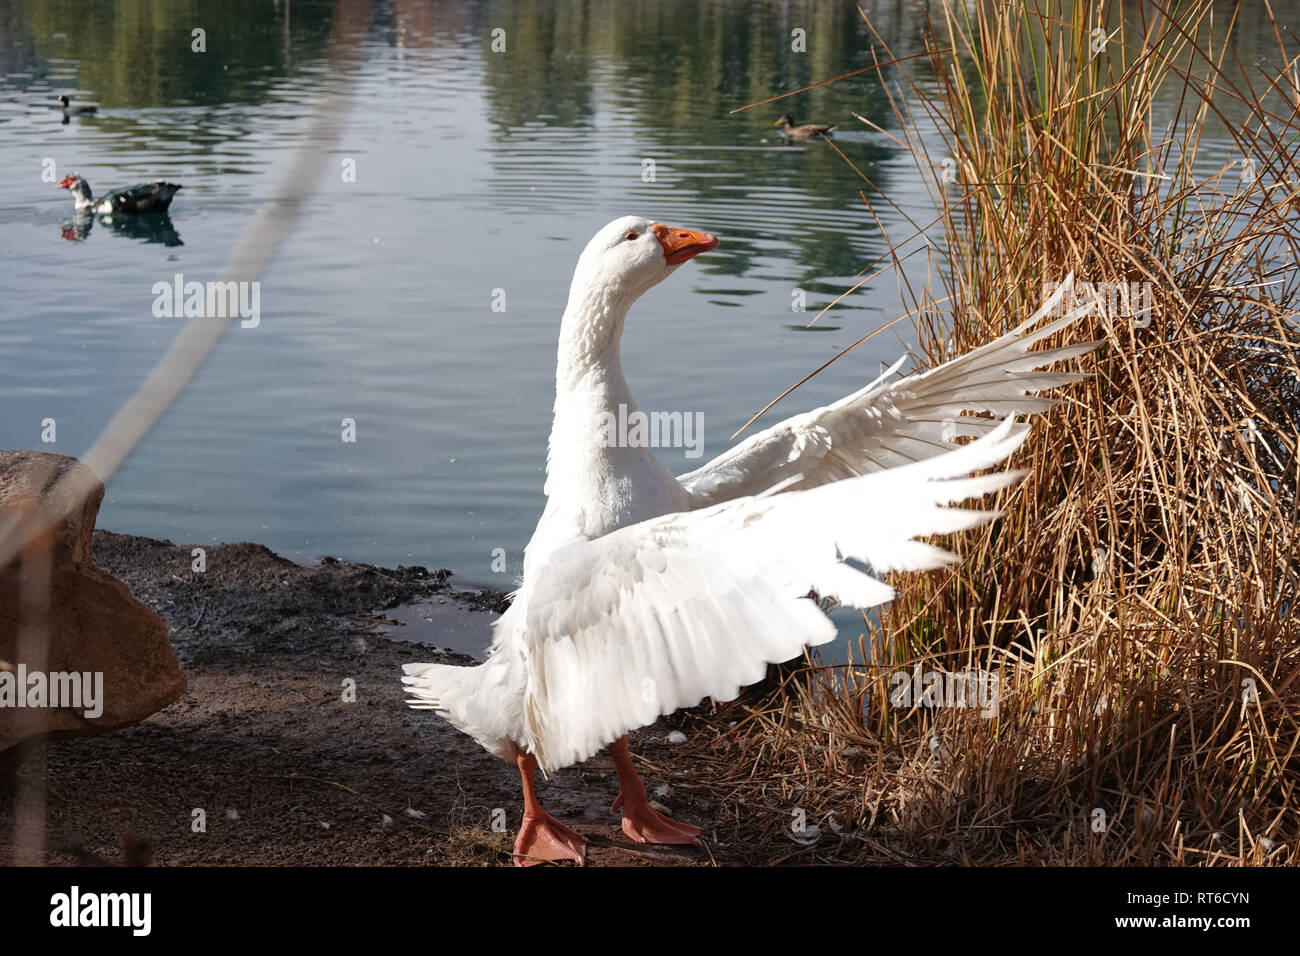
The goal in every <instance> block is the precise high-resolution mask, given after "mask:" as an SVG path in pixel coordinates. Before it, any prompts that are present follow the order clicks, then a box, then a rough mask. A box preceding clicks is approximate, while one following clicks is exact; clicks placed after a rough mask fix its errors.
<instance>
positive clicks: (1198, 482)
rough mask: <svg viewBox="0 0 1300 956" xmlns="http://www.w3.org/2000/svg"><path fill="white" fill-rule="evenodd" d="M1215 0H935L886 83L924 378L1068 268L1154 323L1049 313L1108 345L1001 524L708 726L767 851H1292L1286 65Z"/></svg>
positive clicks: (884, 857)
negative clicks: (904, 166)
mask: <svg viewBox="0 0 1300 956" xmlns="http://www.w3.org/2000/svg"><path fill="white" fill-rule="evenodd" d="M1237 9H1245V5H1243V6H1241V7H1235V8H1234V7H1233V6H1225V5H1222V4H1215V3H1212V2H1209V0H1192V2H1187V3H1181V4H1170V5H1167V6H1166V5H1163V4H1144V5H1140V6H1138V5H1135V6H1132V7H1128V8H1125V10H1124V13H1123V15H1122V16H1121V11H1120V9H1119V8H1117V7H1114V6H1113V5H1111V4H1103V3H1102V2H1100V0H1076V2H1055V3H1053V2H1052V0H1022V2H1019V3H1015V2H1012V3H1005V2H1002V3H996V2H975V3H972V4H969V5H968V4H965V3H960V2H949V0H941V2H938V3H936V4H935V5H933V6H932V8H931V11H932V12H931V17H932V19H931V21H930V23H929V30H928V32H927V39H926V45H927V51H928V58H927V59H923V60H918V61H912V62H911V63H909V64H907V66H909V67H912V66H913V64H916V63H923V64H925V66H923V67H921V68H919V69H917V68H912V69H909V70H906V71H904V72H902V73H901V74H899V76H898V82H897V86H896V87H894V92H893V94H892V96H893V102H894V107H895V110H896V113H897V116H898V120H899V131H898V132H897V138H898V140H899V142H901V143H903V144H904V145H905V146H906V147H907V148H908V149H909V150H910V151H911V153H912V155H913V156H914V157H915V159H916V165H917V170H918V173H919V174H920V175H922V176H924V177H925V178H926V180H927V181H928V182H930V183H931V184H932V186H933V192H934V196H935V202H936V214H937V215H938V217H939V218H938V221H937V223H936V224H935V226H934V228H933V229H931V230H929V232H930V234H931V237H932V242H933V246H934V255H935V259H934V264H933V268H934V280H933V282H932V283H930V284H929V285H928V286H927V287H924V288H913V287H912V286H909V285H907V284H906V282H903V283H900V285H901V287H902V288H903V289H904V292H905V294H906V296H907V297H908V298H910V299H911V300H912V301H910V302H908V303H907V304H908V305H909V306H910V307H911V308H912V309H914V310H915V312H916V315H917V319H916V341H917V342H918V343H919V346H918V349H919V352H920V356H921V358H922V361H923V364H938V363H939V362H941V361H943V360H944V359H945V358H946V357H950V356H952V355H955V354H960V353H962V352H965V351H966V350H968V349H971V348H974V347H976V346H978V345H981V344H983V343H985V342H987V341H989V340H990V339H992V338H993V337H995V336H996V335H998V334H1000V333H1001V332H1003V331H1005V330H1007V329H1008V328H1010V327H1012V326H1013V325H1015V324H1017V323H1018V322H1020V321H1021V320H1022V319H1023V318H1024V316H1025V315H1027V314H1028V313H1029V312H1032V311H1033V310H1034V309H1035V308H1036V307H1037V306H1038V305H1039V304H1040V303H1041V301H1042V298H1043V292H1044V288H1045V286H1048V285H1049V284H1051V283H1055V282H1060V281H1062V280H1064V279H1065V278H1066V276H1067V275H1069V274H1070V273H1073V274H1074V276H1075V279H1076V281H1077V282H1080V283H1092V284H1103V283H1149V284H1150V286H1149V289H1150V293H1151V300H1150V311H1149V313H1148V314H1147V315H1146V316H1145V317H1143V316H1136V317H1127V316H1122V315H1116V314H1114V313H1113V312H1112V310H1111V309H1110V308H1104V307H1099V309H1098V310H1097V311H1096V312H1095V313H1094V314H1092V315H1090V316H1089V317H1088V318H1086V319H1085V320H1084V321H1083V322H1081V323H1079V326H1076V327H1075V328H1074V329H1071V330H1070V331H1069V333H1068V335H1069V338H1070V340H1071V341H1082V340H1086V339H1089V338H1097V339H1104V345H1103V346H1102V347H1101V348H1100V349H1099V350H1098V351H1097V352H1096V353H1094V355H1092V356H1090V357H1088V358H1086V359H1084V360H1082V361H1081V362H1080V368H1082V370H1084V371H1087V372H1090V373H1092V374H1093V375H1094V376H1095V377H1094V378H1093V379H1091V380H1090V381H1089V382H1087V383H1086V384H1083V385H1077V386H1073V387H1071V388H1068V389H1065V390H1063V392H1062V394H1061V395H1060V397H1061V398H1062V399H1063V403H1062V404H1061V405H1060V406H1059V407H1058V408H1056V409H1054V410H1053V411H1052V412H1051V413H1049V414H1047V415H1043V416H1040V417H1039V419H1038V421H1037V422H1036V424H1035V428H1034V431H1033V434H1032V436H1031V438H1030V439H1029V441H1028V442H1027V443H1026V445H1025V446H1024V448H1023V449H1022V451H1021V452H1020V453H1019V455H1018V456H1017V460H1016V461H1015V462H1013V464H1014V465H1015V466H1017V467H1021V468H1026V469H1027V470H1028V476H1027V477H1026V478H1025V480H1024V481H1023V482H1022V483H1021V484H1020V485H1019V486H1018V487H1017V488H1016V489H1015V490H1014V491H1010V492H1007V493H1004V494H1003V495H1002V500H1001V501H1000V502H999V505H1000V507H1001V508H1002V509H1003V514H1002V517H1001V518H1000V520H998V521H997V522H995V523H993V524H991V525H989V526H987V527H986V528H983V529H980V530H978V531H975V532H970V533H965V534H963V535H960V536H957V537H955V538H954V539H952V540H949V541H946V542H944V543H945V544H947V545H948V546H949V547H951V548H952V549H953V550H955V551H957V552H958V553H959V554H960V555H962V557H963V560H962V562H961V563H960V564H958V565H956V566H954V567H952V568H951V569H949V570H946V571H942V572H929V573H926V574H918V575H903V576H898V577H896V578H895V580H894V582H893V583H895V584H896V586H897V587H898V589H899V594H900V597H899V599H898V600H896V601H895V602H894V603H892V604H891V605H889V606H888V607H887V608H885V609H884V610H883V613H882V615H881V617H880V619H879V621H878V622H873V621H871V620H866V621H865V623H864V629H865V637H864V647H863V649H862V650H863V655H862V657H861V658H860V661H859V662H858V663H855V664H853V665H850V666H849V667H822V666H813V667H811V668H810V669H809V670H807V671H805V672H803V673H801V674H797V675H794V676H792V677H790V678H789V679H787V680H786V681H785V683H784V685H783V686H782V687H781V688H780V689H779V690H778V691H777V692H775V693H771V694H769V695H768V696H766V697H765V698H763V699H760V700H756V699H754V698H752V697H751V698H749V699H747V700H742V702H740V703H737V704H735V705H732V706H730V707H728V708H725V709H724V710H723V711H721V712H720V713H719V714H717V715H715V716H713V717H711V718H703V719H707V720H712V721H714V722H716V726H717V728H718V730H719V734H717V735H714V736H713V737H712V740H713V743H711V744H709V745H708V747H706V748H701V749H700V752H699V754H698V756H699V757H700V759H701V760H704V761H706V762H709V763H711V764H712V765H713V767H714V774H713V779H714V781H715V782H714V783H713V784H712V789H714V790H716V791H718V792H719V794H720V795H723V794H725V795H729V796H732V797H733V799H730V800H725V801H723V805H724V806H730V807H733V808H734V812H735V813H736V817H735V819H734V820H733V821H732V822H733V824H734V829H735V834H734V835H735V837H737V838H742V839H744V838H749V839H754V838H757V837H763V838H764V839H762V841H761V842H762V843H763V845H766V846H776V847H784V848H786V849H785V850H783V851H781V850H778V851H777V853H776V856H775V857H773V859H776V858H795V859H801V860H812V859H838V860H844V861H859V862H866V861H874V862H890V861H894V862H942V861H952V862H961V863H998V862H1011V863H1026V864H1028V863H1054V864H1190V865H1199V864H1225V863H1231V864H1261V863H1268V864H1276V863H1295V862H1297V861H1300V792H1298V791H1297V787H1298V786H1300V756H1298V755H1297V748H1300V624H1298V623H1297V620H1296V617H1295V615H1293V613H1292V611H1293V602H1294V601H1295V600H1296V595H1297V592H1298V591H1300V589H1298V588H1297V578H1298V577H1300V528H1298V525H1297V518H1298V515H1297V496H1296V489H1297V468H1298V467H1300V465H1298V463H1297V448H1298V443H1300V335H1298V333H1297V325H1296V311H1297V310H1296V305H1297V296H1298V295H1300V269H1297V265H1296V263H1297V257H1296V252H1297V248H1300V169H1298V168H1297V142H1298V138H1300V120H1298V119H1297V108H1298V105H1300V75H1298V72H1297V64H1296V59H1295V56H1294V53H1295V49H1296V43H1295V40H1294V38H1293V37H1291V36H1290V35H1288V34H1286V33H1284V31H1283V30H1282V29H1281V28H1279V27H1278V26H1277V25H1276V21H1275V20H1273V19H1272V11H1271V10H1269V9H1268V7H1267V4H1260V5H1259V6H1257V7H1256V10H1257V11H1258V12H1259V15H1261V16H1262V15H1265V14H1267V16H1268V17H1269V18H1270V21H1271V27H1270V28H1271V29H1272V30H1273V31H1274V34H1275V38H1276V41H1277V50H1276V53H1275V54H1271V55H1270V57H1269V58H1268V59H1267V60H1266V61H1264V62H1259V63H1255V62H1250V63H1241V62H1238V61H1237V59H1236V57H1235V55H1234V52H1233V51H1234V44H1233V39H1232V38H1233V31H1234V28H1235V26H1236V25H1235V24H1234V23H1233V22H1232V20H1231V18H1232V17H1233V16H1234V15H1235V10H1237ZM1224 16H1226V17H1228V20H1227V21H1224V20H1223V19H1222V18H1223V17H1224ZM1098 28H1101V29H1102V30H1104V31H1105V42H1104V46H1102V40H1101V38H1100V36H1099V34H1098V33H1097V32H1096V31H1097V29H1098ZM1253 28H1257V25H1253ZM1098 46H1102V48H1101V50H1100V52H1097V51H1096V48H1097V47H1098ZM877 52H878V55H879V58H880V59H881V60H882V61H883V60H887V59H890V58H892V57H893V56H894V55H895V54H894V53H893V51H890V50H888V48H887V47H886V46H885V44H884V43H883V41H880V42H878V45H877ZM1214 126H1218V127H1219V133H1218V139H1217V140H1216V141H1217V142H1218V143H1222V142H1223V141H1224V139H1223V137H1224V136H1226V137H1227V138H1228V140H1229V141H1230V142H1231V144H1232V148H1231V150H1230V151H1229V154H1228V155H1226V156H1225V155H1223V154H1222V152H1221V151H1219V152H1218V153H1217V154H1215V155H1211V154H1210V153H1209V152H1208V151H1207V149H1206V148H1204V147H1203V146H1202V144H1203V142H1209V141H1210V138H1209V137H1206V138H1205V139H1203V133H1205V131H1206V129H1207V128H1210V127H1214ZM889 135H894V134H889ZM945 158H951V160H952V162H948V163H944V162H943V160H944V159H945ZM945 169H946V170H948V171H949V176H947V177H945V175H944V170H945ZM945 179H952V180H955V181H954V182H947V181H945ZM863 198H864V200H865V201H867V202H868V203H869V204H871V203H876V204H879V203H881V202H884V201H887V200H884V199H883V197H882V196H880V195H879V194H878V193H872V192H870V191H864V194H863ZM906 244H907V240H906V239H904V240H903V241H899V242H898V243H897V245H896V253H895V255H896V258H898V259H901V256H902V254H903V253H902V249H903V248H904V247H905V246H906ZM896 264H898V265H900V274H901V271H902V270H901V263H897V262H896ZM862 660H866V661H869V663H862V662H861V661H862ZM917 666H919V667H920V668H922V669H923V670H925V671H949V672H954V671H964V670H968V669H980V670H987V671H990V672H993V673H995V674H996V675H997V678H998V680H999V688H998V689H999V694H998V701H997V704H998V706H997V714H996V716H994V717H986V716H983V715H982V714H981V712H980V711H979V710H976V709H971V708H961V707H935V708H929V707H902V706H893V705H891V703H890V700H889V694H890V688H891V686H892V685H891V682H890V679H891V675H894V674H896V673H897V672H899V671H911V670H912V669H913V668H914V667H917ZM756 780H757V781H762V782H763V783H764V786H763V787H762V797H761V798H759V799H755V798H754V794H753V786H754V781H756ZM744 795H748V798H749V799H748V800H747V802H744V803H738V802H736V801H735V799H734V797H737V796H744ZM800 821H806V827H813V826H817V827H819V828H820V835H818V834H817V833H815V832H814V831H812V830H810V829H804V830H803V832H802V833H800V832H799V826H798V824H799V822H800ZM792 824H794V826H793V830H794V832H792ZM837 828H838V829H837ZM782 834H784V835H786V836H789V837H790V839H783V838H782V836H781V835H782ZM756 842H759V841H757V840H756ZM804 844H807V845H806V846H805V845H804Z"/></svg>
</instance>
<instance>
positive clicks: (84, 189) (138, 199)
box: [55, 173, 181, 213]
mask: <svg viewBox="0 0 1300 956" xmlns="http://www.w3.org/2000/svg"><path fill="white" fill-rule="evenodd" d="M55 188H56V189H67V190H70V191H71V192H72V195H73V197H75V199H76V201H77V209H78V210H88V211H90V212H99V213H110V212H117V213H132V212H162V211H163V210H164V209H166V208H167V207H168V206H170V205H171V204H172V197H173V196H175V195H176V190H178V189H180V188H181V187H180V185H179V184H178V183H164V182H161V181H158V182H152V183H137V184H136V185H134V186H127V187H125V188H123V189H114V190H113V191H112V192H107V193H104V195H102V196H100V197H99V198H98V199H96V198H95V196H94V194H93V193H92V192H91V191H90V183H88V182H86V181H85V180H84V179H82V178H81V177H80V176H78V175H77V174H76V173H71V174H69V175H67V176H64V177H63V179H62V180H60V181H59V184H58V186H56V187H55Z"/></svg>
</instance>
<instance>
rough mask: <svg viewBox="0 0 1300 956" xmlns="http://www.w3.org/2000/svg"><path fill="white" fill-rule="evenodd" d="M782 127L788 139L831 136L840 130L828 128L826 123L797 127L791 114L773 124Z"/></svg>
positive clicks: (782, 131)
mask: <svg viewBox="0 0 1300 956" xmlns="http://www.w3.org/2000/svg"><path fill="white" fill-rule="evenodd" d="M772 125H773V126H779V127H781V135H782V136H784V137H785V138H786V139H812V138H813V137H814V136H830V135H831V133H833V132H835V131H836V130H837V129H839V127H838V126H827V125H826V124H824V123H805V124H804V125H803V126H795V125H794V120H793V119H791V117H790V116H789V114H787V115H785V116H782V117H781V118H780V119H779V120H777V121H776V122H775V123H773V124H772Z"/></svg>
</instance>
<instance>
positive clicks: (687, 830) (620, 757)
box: [609, 737, 701, 846]
mask: <svg viewBox="0 0 1300 956" xmlns="http://www.w3.org/2000/svg"><path fill="white" fill-rule="evenodd" d="M609 755H610V756H611V757H613V758H614V766H615V768H616V769H617V770H618V799H617V800H615V801H614V805H613V806H612V807H610V808H609V809H610V812H611V813H612V812H614V811H615V810H617V809H618V808H619V807H622V808H623V832H624V833H626V834H627V835H628V836H629V837H630V838H631V839H633V840H635V841H636V842H637V843H670V844H687V845H691V846H699V845H700V833H701V830H700V828H699V827H693V826H691V825H690V824H689V823H678V822H677V821H676V820H673V819H670V818H669V817H666V816H664V815H663V814H662V813H659V812H658V811H657V810H654V809H652V808H651V806H650V800H649V798H648V797H647V796H646V792H645V784H643V783H642V782H641V777H640V776H638V774H637V772H636V768H635V767H634V766H632V756H631V755H630V754H629V753H628V752H627V737H620V738H619V739H618V740H616V741H614V743H612V744H610V745H609Z"/></svg>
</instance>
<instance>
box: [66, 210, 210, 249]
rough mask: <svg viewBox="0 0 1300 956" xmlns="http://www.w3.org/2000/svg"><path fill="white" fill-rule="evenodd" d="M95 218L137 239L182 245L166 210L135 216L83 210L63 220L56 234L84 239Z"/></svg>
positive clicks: (119, 233)
mask: <svg viewBox="0 0 1300 956" xmlns="http://www.w3.org/2000/svg"><path fill="white" fill-rule="evenodd" d="M96 219H98V221H99V223H100V227H101V228H103V229H107V230H109V231H110V232H112V233H114V234H116V235H119V236H125V237H126V238H127V239H134V240H136V241H137V242H159V243H162V244H163V245H164V246H183V245H185V243H183V242H181V235H180V233H179V232H177V231H176V227H175V226H173V225H172V217H171V216H169V215H168V214H167V213H165V212H147V213H140V214H138V215H134V216H129V215H127V216H116V215H115V216H99V217H96V216H95V215H93V214H92V213H89V212H87V211H85V210H82V211H80V212H78V213H77V214H76V215H75V216H74V218H73V219H71V220H70V221H68V222H65V223H64V224H63V226H62V228H61V229H60V230H59V234H60V235H61V236H63V238H64V239H67V240H69V241H71V242H83V241H85V240H86V239H87V238H88V237H89V236H90V230H92V229H93V228H95V222H96Z"/></svg>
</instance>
